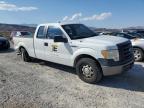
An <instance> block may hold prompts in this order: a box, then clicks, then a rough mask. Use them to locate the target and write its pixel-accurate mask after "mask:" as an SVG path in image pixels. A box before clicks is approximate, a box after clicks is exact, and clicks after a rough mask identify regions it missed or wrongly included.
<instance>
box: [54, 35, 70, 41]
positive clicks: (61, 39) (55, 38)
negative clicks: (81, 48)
mask: <svg viewBox="0 0 144 108" xmlns="http://www.w3.org/2000/svg"><path fill="white" fill-rule="evenodd" d="M54 42H64V43H67V42H68V40H67V38H63V37H62V36H55V37H54Z"/></svg>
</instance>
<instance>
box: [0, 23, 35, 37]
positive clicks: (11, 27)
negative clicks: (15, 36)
mask: <svg viewBox="0 0 144 108" xmlns="http://www.w3.org/2000/svg"><path fill="white" fill-rule="evenodd" d="M35 29H36V28H35V27H29V26H24V25H16V24H2V23H0V34H2V35H4V36H6V37H7V38H9V36H10V34H11V32H12V31H30V32H34V31H35Z"/></svg>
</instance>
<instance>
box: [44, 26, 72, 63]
mask: <svg viewBox="0 0 144 108" xmlns="http://www.w3.org/2000/svg"><path fill="white" fill-rule="evenodd" d="M55 36H63V37H64V38H66V37H65V36H64V33H63V32H62V30H61V29H60V28H59V27H56V26H49V27H48V29H47V38H48V39H47V43H48V45H49V47H48V48H47V49H46V50H45V51H46V53H45V54H46V56H48V57H47V58H49V59H48V61H52V62H55V63H60V64H64V65H68V63H69V62H70V60H71V56H72V49H71V47H70V45H69V43H64V42H54V37H55Z"/></svg>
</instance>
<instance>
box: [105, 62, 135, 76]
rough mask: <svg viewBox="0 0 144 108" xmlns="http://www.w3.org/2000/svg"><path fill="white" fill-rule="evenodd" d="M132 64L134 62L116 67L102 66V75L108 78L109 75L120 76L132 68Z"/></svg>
mask: <svg viewBox="0 0 144 108" xmlns="http://www.w3.org/2000/svg"><path fill="white" fill-rule="evenodd" d="M133 64H134V60H132V61H130V62H128V63H126V64H123V65H118V66H102V70H103V75H104V76H109V75H117V74H121V73H123V72H126V71H128V70H130V69H131V68H132V67H133Z"/></svg>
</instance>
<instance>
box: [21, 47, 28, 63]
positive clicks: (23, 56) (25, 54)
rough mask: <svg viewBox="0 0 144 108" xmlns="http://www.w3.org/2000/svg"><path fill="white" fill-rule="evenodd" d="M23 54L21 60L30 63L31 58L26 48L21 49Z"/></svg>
mask: <svg viewBox="0 0 144 108" xmlns="http://www.w3.org/2000/svg"><path fill="white" fill-rule="evenodd" d="M20 52H21V59H22V60H23V61H25V62H29V61H30V60H31V58H30V56H29V55H28V53H27V51H26V50H25V49H24V48H21V49H20Z"/></svg>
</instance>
